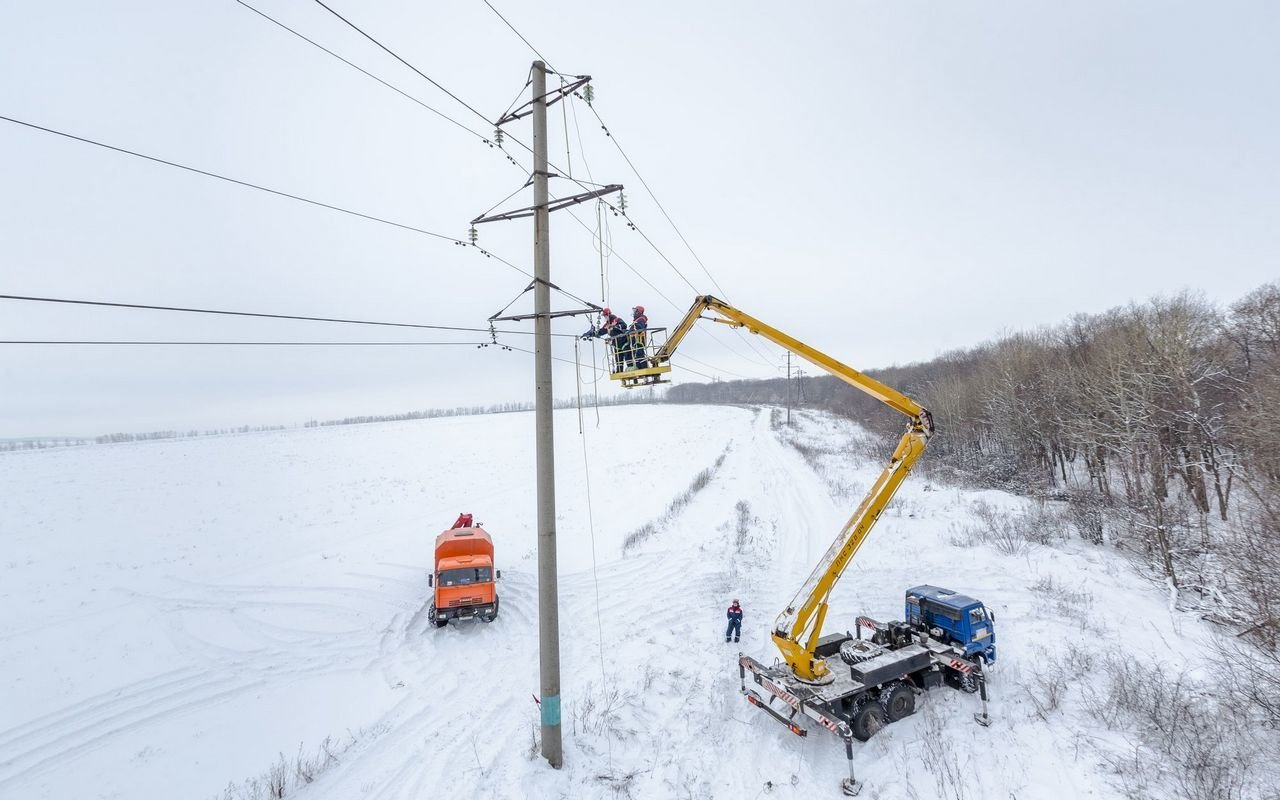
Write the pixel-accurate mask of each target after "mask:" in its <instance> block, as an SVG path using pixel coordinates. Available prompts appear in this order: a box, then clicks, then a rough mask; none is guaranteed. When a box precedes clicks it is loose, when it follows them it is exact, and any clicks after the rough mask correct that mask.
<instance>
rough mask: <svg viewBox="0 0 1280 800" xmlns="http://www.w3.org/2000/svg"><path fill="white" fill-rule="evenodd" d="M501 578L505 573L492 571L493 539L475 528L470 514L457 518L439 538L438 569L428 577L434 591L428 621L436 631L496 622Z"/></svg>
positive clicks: (437, 546) (437, 547)
mask: <svg viewBox="0 0 1280 800" xmlns="http://www.w3.org/2000/svg"><path fill="white" fill-rule="evenodd" d="M501 577H502V571H501V570H495V569H494V568H493V539H492V538H490V536H489V534H488V533H487V532H486V531H485V529H484V528H481V527H480V526H479V525H473V524H472V522H471V515H470V514H460V515H458V519H457V521H455V522H454V523H453V527H452V528H450V529H449V530H447V531H445V532H444V533H441V534H440V535H439V536H437V537H436V561H435V569H434V570H433V571H432V573H431V575H430V576H428V577H427V585H428V586H431V587H433V588H434V590H435V591H434V594H433V595H432V598H431V607H430V608H429V609H427V619H429V620H431V621H432V622H434V623H435V626H436V627H437V628H443V627H444V626H445V625H448V624H449V620H455V621H456V620H461V619H481V620H484V621H485V622H493V620H494V617H496V616H498V587H497V584H496V583H495V581H496V580H497V579H499V578H501Z"/></svg>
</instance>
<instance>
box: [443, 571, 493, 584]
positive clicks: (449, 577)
mask: <svg viewBox="0 0 1280 800" xmlns="http://www.w3.org/2000/svg"><path fill="white" fill-rule="evenodd" d="M492 580H493V570H492V568H490V567H463V568H461V569H446V570H442V571H441V572H440V581H439V583H440V585H441V586H469V585H470V584H473V583H488V582H490V581H492Z"/></svg>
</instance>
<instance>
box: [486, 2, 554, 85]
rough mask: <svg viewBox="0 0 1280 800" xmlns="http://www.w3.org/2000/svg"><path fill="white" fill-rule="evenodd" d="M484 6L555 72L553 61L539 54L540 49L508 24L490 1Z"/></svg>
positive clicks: (513, 26)
mask: <svg viewBox="0 0 1280 800" xmlns="http://www.w3.org/2000/svg"><path fill="white" fill-rule="evenodd" d="M484 4H485V5H486V6H488V7H489V10H490V11H492V12H493V13H495V14H497V15H498V19H500V20H502V21H503V23H504V24H505V25H506V26H507V27H508V28H510V29H511V32H512V33H514V34H515V35H516V36H519V37H520V41H522V42H524V43H525V44H526V45H528V47H529V49H530V50H532V51H533V54H534V55H535V56H537V57H538V58H540V59H542V63H544V64H546V65H547V69H549V70H551V71H552V72H555V67H553V66H551V60H550V59H549V58H547V57H546V56H544V55H543V54H542V53H539V52H538V48H536V47H534V46H533V43H532V42H530V41H529V40H528V39H526V38H524V34H523V33H521V32H520V31H518V30H516V26H515V25H512V24H511V23H510V22H507V18H506V17H504V16H502V12H501V11H499V10H498V9H496V8H494V7H493V3H490V2H489V0H484Z"/></svg>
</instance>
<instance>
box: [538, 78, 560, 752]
mask: <svg viewBox="0 0 1280 800" xmlns="http://www.w3.org/2000/svg"><path fill="white" fill-rule="evenodd" d="M547 203H548V197H547V65H546V64H544V63H542V62H541V61H535V62H533V206H534V214H533V313H534V314H535V317H534V321H533V352H534V355H533V365H534V396H533V399H534V425H535V428H536V430H537V465H538V676H539V682H540V686H541V695H542V702H541V704H540V707H541V709H542V757H543V758H545V759H546V760H547V762H548V763H549V764H551V766H553V767H555V768H556V769H559V768H560V767H561V766H562V765H563V764H564V753H563V750H562V743H561V738H560V587H559V578H558V576H557V574H556V460H555V437H554V431H553V427H552V394H551V240H550V235H551V213H550V211H549V209H548V205H547Z"/></svg>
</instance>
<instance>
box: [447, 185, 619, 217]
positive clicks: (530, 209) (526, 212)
mask: <svg viewBox="0 0 1280 800" xmlns="http://www.w3.org/2000/svg"><path fill="white" fill-rule="evenodd" d="M620 191H622V184H620V183H611V184H609V185H608V186H606V187H604V188H603V189H595V190H593V191H590V192H582V193H580V194H575V195H573V196H571V197H561V198H560V199H559V200H554V201H552V202H549V203H547V204H546V205H545V206H536V205H533V206H526V207H525V208H518V209H516V210H515V211H504V212H502V213H501V214H490V215H489V216H486V217H476V218H475V219H473V220H471V224H472V225H480V224H482V223H485V222H503V221H505V220H509V219H520V218H522V217H532V216H533V215H534V214H536V213H537V212H538V209H539V208H546V210H547V211H548V212H551V211H559V210H560V209H562V208H568V207H569V206H576V205H578V204H579V203H585V202H587V201H588V200H594V199H596V198H597V197H604V196H605V195H607V194H613V193H614V192H620Z"/></svg>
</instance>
